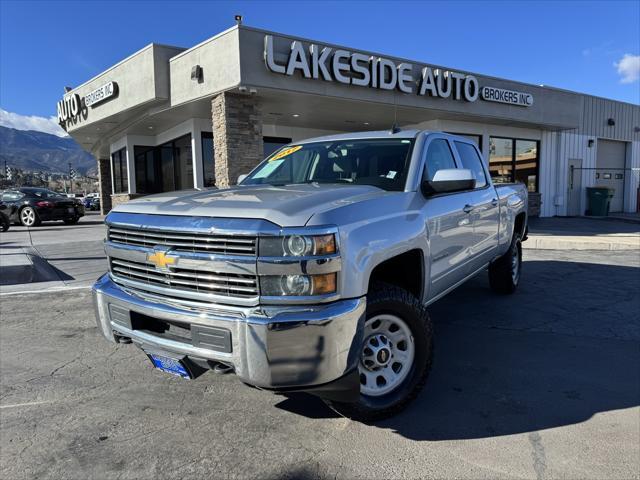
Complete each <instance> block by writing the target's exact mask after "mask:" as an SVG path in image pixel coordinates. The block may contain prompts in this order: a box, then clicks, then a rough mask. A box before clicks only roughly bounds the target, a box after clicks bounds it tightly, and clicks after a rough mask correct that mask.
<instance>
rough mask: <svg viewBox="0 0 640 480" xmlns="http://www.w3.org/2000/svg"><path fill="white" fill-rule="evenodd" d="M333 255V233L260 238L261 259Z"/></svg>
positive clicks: (334, 245) (334, 241)
mask: <svg viewBox="0 0 640 480" xmlns="http://www.w3.org/2000/svg"><path fill="white" fill-rule="evenodd" d="M333 253H336V238H335V236H334V234H333V233H330V234H327V235H285V236H282V237H280V236H278V237H262V238H260V256H261V257H306V256H319V255H331V254H333Z"/></svg>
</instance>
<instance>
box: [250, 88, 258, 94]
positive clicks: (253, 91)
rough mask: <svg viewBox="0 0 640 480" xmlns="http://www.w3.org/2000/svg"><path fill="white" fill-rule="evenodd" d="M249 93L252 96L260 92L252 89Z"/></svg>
mask: <svg viewBox="0 0 640 480" xmlns="http://www.w3.org/2000/svg"><path fill="white" fill-rule="evenodd" d="M249 93H250V94H251V95H255V94H256V93H258V90H257V89H255V88H250V89H249Z"/></svg>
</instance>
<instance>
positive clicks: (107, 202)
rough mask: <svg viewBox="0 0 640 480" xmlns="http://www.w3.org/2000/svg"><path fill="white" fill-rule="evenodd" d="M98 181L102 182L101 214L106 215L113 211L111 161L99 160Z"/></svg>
mask: <svg viewBox="0 0 640 480" xmlns="http://www.w3.org/2000/svg"><path fill="white" fill-rule="evenodd" d="M98 180H99V181H100V213H101V214H102V215H106V214H107V213H109V211H110V210H111V159H109V158H99V159H98Z"/></svg>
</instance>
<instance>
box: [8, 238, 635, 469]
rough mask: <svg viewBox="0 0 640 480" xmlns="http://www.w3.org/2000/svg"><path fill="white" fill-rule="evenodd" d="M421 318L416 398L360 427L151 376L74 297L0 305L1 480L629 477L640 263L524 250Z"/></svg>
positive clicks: (279, 403) (213, 387)
mask: <svg viewBox="0 0 640 480" xmlns="http://www.w3.org/2000/svg"><path fill="white" fill-rule="evenodd" d="M525 260H526V262H525V264H524V273H523V275H524V276H523V280H522V284H521V286H520V289H519V291H518V292H517V293H516V294H515V295H513V296H510V297H501V296H496V295H494V294H492V293H491V292H490V290H489V289H488V282H487V280H486V278H485V276H481V277H478V278H476V279H474V280H473V281H471V282H469V283H468V284H467V285H465V286H463V287H461V288H460V289H459V290H457V291H456V292H454V293H452V294H450V295H449V296H448V297H446V298H444V299H443V300H441V301H440V302H438V303H437V304H435V305H433V307H432V308H431V314H432V316H433V318H434V320H435V326H436V337H435V338H436V353H435V361H434V366H433V370H432V373H431V376H430V379H429V382H428V385H427V387H426V388H425V390H424V391H423V392H422V394H421V395H420V396H419V397H418V399H417V401H415V402H414V403H413V404H412V405H411V407H410V408H409V409H407V410H406V411H405V412H403V413H402V414H400V415H398V416H397V417H395V418H393V419H390V420H386V421H383V422H380V423H376V424H374V425H364V424H359V423H355V422H352V421H350V420H347V419H344V418H341V417H338V416H336V415H335V414H334V413H333V412H332V411H331V410H329V409H328V408H326V407H325V406H324V405H323V404H322V403H321V402H320V401H319V400H317V399H315V398H314V397H311V396H307V395H303V394H298V395H291V396H277V395H273V394H271V393H268V392H263V391H260V390H256V389H252V388H248V387H246V386H244V385H243V384H241V383H240V382H239V381H237V380H236V379H235V378H234V377H233V376H232V375H227V376H218V375H215V374H213V373H209V374H206V375H203V376H201V377H199V378H198V379H196V380H193V381H186V380H181V379H179V378H175V377H172V376H169V375H166V374H163V373H160V372H158V371H155V370H153V368H152V367H151V366H150V364H149V362H148V360H147V359H146V357H145V356H144V355H143V354H142V353H141V352H140V351H138V350H136V349H135V348H134V347H132V346H130V345H121V346H114V345H111V344H109V343H107V342H105V341H103V340H102V339H101V338H99V337H98V332H97V329H96V326H95V322H94V318H93V311H92V305H91V299H90V294H89V291H88V290H86V289H76V290H70V291H58V292H55V293H39V294H34V293H31V294H23V295H19V294H18V295H10V296H4V297H2V298H0V302H1V304H0V306H1V312H0V313H1V321H0V374H1V384H2V392H1V398H0V422H1V425H0V427H1V436H0V476H1V477H2V478H6V479H23V478H25V479H26V478H29V479H31V478H70V479H86V478H96V479H103V478H114V479H115V478H149V479H151V478H169V477H171V478H176V477H179V478H274V479H275V478H295V479H299V478H303V479H304V478H319V479H325V478H368V479H369V478H403V479H404V478H442V477H456V478H536V479H547V478H559V477H562V478H598V479H600V478H625V479H627V478H639V477H640V407H639V405H640V349H639V348H638V345H639V340H640V319H639V315H638V312H640V292H639V289H638V285H640V254H639V253H638V252H637V251H629V252H589V251H581V252H571V251H562V252H559V251H553V250H527V251H525Z"/></svg>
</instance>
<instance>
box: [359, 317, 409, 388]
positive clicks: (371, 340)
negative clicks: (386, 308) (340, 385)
mask: <svg viewBox="0 0 640 480" xmlns="http://www.w3.org/2000/svg"><path fill="white" fill-rule="evenodd" d="M414 358H415V342H414V339H413V335H412V334H411V329H410V328H409V326H408V325H407V324H406V323H405V322H404V320H402V319H401V318H400V317H397V316H396V315H390V314H382V315H376V316H375V317H372V318H370V319H368V320H367V321H366V322H365V325H364V344H363V347H362V352H361V355H360V363H359V364H358V371H359V373H360V393H362V394H363V395H368V396H371V397H378V396H380V395H386V394H387V393H389V392H392V391H393V390H395V389H396V388H397V387H398V386H399V385H400V384H401V383H402V382H403V381H404V379H405V378H407V375H409V372H410V371H411V366H412V365H413V360H414Z"/></svg>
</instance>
